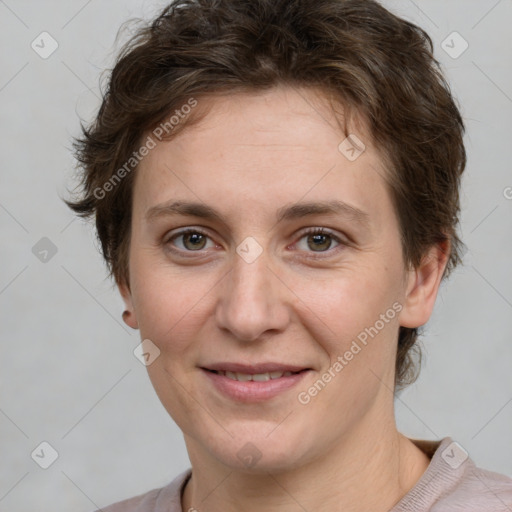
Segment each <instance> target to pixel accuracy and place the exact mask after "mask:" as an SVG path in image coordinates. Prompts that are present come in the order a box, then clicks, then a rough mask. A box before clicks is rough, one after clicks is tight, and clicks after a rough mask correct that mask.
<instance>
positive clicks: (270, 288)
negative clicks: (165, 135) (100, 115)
mask: <svg viewBox="0 0 512 512" xmlns="http://www.w3.org/2000/svg"><path fill="white" fill-rule="evenodd" d="M202 101H206V100H202ZM209 101H211V104H210V105H211V106H212V108H211V110H210V112H209V113H208V114H207V116H206V117H205V118H204V119H203V120H202V121H201V122H200V123H199V124H197V125H194V126H191V127H190V128H186V129H185V130H184V131H183V132H181V133H180V134H179V135H178V136H176V137H175V138H174V139H172V140H170V141H167V142H161V143H159V144H157V146H156V147H155V148H154V149H152V150H151V151H150V152H149V154H148V155H147V156H146V157H145V158H144V159H143V160H142V162H141V164H140V166H139V168H138V170H137V176H136V180H135V185H134V201H133V220H132V232H131V248H130V255H129V262H130V263H129V273H130V288H129V289H128V287H126V286H124V285H122V286H121V287H120V288H121V293H122V295H123V297H124V299H125V302H126V305H127V308H128V309H129V311H130V312H131V317H130V320H129V323H130V325H132V326H133V327H138V328H139V329H140V333H141V339H143V340H146V339H148V340H151V343H152V344H154V346H156V347H157V348H158V350H159V351H160V352H159V355H158V357H157V358H156V359H155V360H154V361H153V362H152V363H151V364H150V365H149V366H147V370H148V373H149V377H150V379H151V381H152V384H153V386H154V388H155V390H156V392H157V394H158V396H159V398H160V400H161V402H162V404H163V405H164V407H165V408H166V409H167V411H168V412H169V414H170V415H171V416H172V417H173V419H174V420H175V421H176V423H177V424H178V425H179V427H180V428H181V429H182V431H183V432H184V434H185V440H186V442H187V446H188V448H189V452H190V450H192V451H194V453H195V455H196V456H202V457H207V458H211V459H212V460H216V461H218V462H219V463H221V464H224V465H226V466H229V467H232V468H243V467H245V468H247V469H250V470H251V471H256V470H260V469H261V470H270V469H273V470H276V469H278V468H281V469H284V468H287V467H292V466H297V465H300V464H305V463H306V462H308V461H311V460H313V459H315V458H319V457H322V455H324V454H326V453H328V452H329V450H332V447H333V446H339V445H340V444H341V443H343V441H344V440H346V439H348V438H349V436H352V435H353V433H354V432H356V431H358V429H359V431H361V429H363V428H364V425H365V423H368V422H369V419H370V418H371V420H372V425H373V427H372V428H375V421H383V422H385V421H388V420H389V419H390V417H391V416H392V402H393V395H392V392H390V391H389V390H390V389H392V388H393V382H394V365H395V352H396V340H397V336H398V328H399V326H400V325H406V326H415V325H421V322H425V321H426V319H427V318H428V316H429V314H430V311H431V308H432V307H433V301H434V299H435V293H434V294H431V295H428V296H427V294H425V293H423V295H418V294H417V293H416V291H415V290H416V284H417V281H416V277H415V276H416V274H413V273H407V272H405V270H404V262H403V260H402V250H401V245H400V236H399V226H398V221H397V218H396V216H395V214H394V211H393V207H392V203H391V200H390V196H389V194H388V191H387V189H386V186H385V182H384V179H383V176H384V174H385V171H384V168H383V165H382V162H381V159H380V156H379V154H378V152H377V151H376V149H375V148H374V147H373V146H372V144H371V142H370V140H369V138H368V136H367V135H366V134H365V133H364V131H356V130H355V128H353V129H352V132H353V133H355V134H356V135H357V137H358V138H359V139H360V140H361V141H363V143H364V144H365V146H366V149H365V150H364V152H363V153H362V154H360V156H359V157H357V158H356V159H355V160H354V158H353V155H354V154H357V151H351V150H350V146H348V150H347V149H346V148H347V146H346V144H347V142H346V143H345V145H342V147H341V150H340V149H339V146H340V143H342V142H343V141H344V139H345V135H343V133H342V132H341V130H340V129H339V128H338V125H337V124H336V121H335V117H334V114H333V113H332V112H331V110H330V109H329V107H328V106H327V104H326V102H325V101H324V100H323V99H322V97H321V95H319V93H318V92H315V91H314V90H313V89H302V90H293V89H288V88H276V89H273V90H271V91H267V92H263V93H259V94H237V95H232V96H229V97H216V98H212V99H211V100H209ZM200 106H201V105H200V104H199V107H200ZM344 148H345V149H344ZM348 156H349V157H350V158H348ZM178 203H179V205H178ZM192 203H193V204H194V205H195V206H191V204H192ZM434 288H435V287H434ZM432 295H434V296H433V297H432ZM151 346H152V345H151ZM224 372H226V374H224ZM284 372H286V373H284ZM290 372H291V373H290ZM254 375H255V376H254ZM248 443H250V444H248Z"/></svg>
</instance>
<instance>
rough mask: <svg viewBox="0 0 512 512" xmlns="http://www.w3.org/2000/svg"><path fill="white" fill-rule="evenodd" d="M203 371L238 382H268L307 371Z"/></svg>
mask: <svg viewBox="0 0 512 512" xmlns="http://www.w3.org/2000/svg"><path fill="white" fill-rule="evenodd" d="M204 369H205V370H207V371H209V372H211V373H216V374H217V375H222V376H224V377H227V378H228V379H232V380H237V381H239V382H248V381H255V382H266V381H269V380H275V379H280V378H282V377H291V376H292V375H296V374H298V373H302V372H305V371H307V369H304V370H299V371H296V372H291V371H274V372H265V373H239V372H230V371H223V370H209V369H208V368H204Z"/></svg>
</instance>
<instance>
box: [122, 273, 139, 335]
mask: <svg viewBox="0 0 512 512" xmlns="http://www.w3.org/2000/svg"><path fill="white" fill-rule="evenodd" d="M117 287H118V289H119V293H120V294H121V297H122V298H123V301H124V304H125V307H126V309H125V311H124V312H123V315H122V316H123V321H124V323H125V324H126V325H127V326H128V327H131V328H132V329H138V328H139V325H138V323H137V316H136V315H135V310H134V307H133V301H132V294H131V291H130V288H129V286H128V285H127V284H126V283H119V282H118V283H117Z"/></svg>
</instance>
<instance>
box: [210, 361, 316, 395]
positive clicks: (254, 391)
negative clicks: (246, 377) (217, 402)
mask: <svg viewBox="0 0 512 512" xmlns="http://www.w3.org/2000/svg"><path fill="white" fill-rule="evenodd" d="M221 366H222V367H221ZM230 368H236V370H232V369H230ZM255 368H256V369H257V371H254V369H255ZM262 368H263V370H262ZM285 368H286V369H285ZM289 368H295V370H293V369H289ZM223 369H225V371H231V372H232V371H234V372H235V373H236V372H238V373H267V372H270V371H283V372H284V371H294V372H299V373H294V374H292V375H289V376H282V377H279V378H278V379H271V380H268V381H263V382H262V381H244V382H241V381H238V380H234V379H230V378H229V377H226V376H225V375H222V374H218V373H214V372H213V371H211V370H214V368H209V369H206V368H201V371H202V373H203V374H204V375H205V376H206V378H207V379H208V381H209V382H210V383H211V384H213V387H214V388H215V389H216V390H217V391H218V392H219V393H221V394H222V395H223V396H226V397H228V398H229V399H231V400H233V401H236V402H242V403H257V402H264V401H267V400H270V399H272V398H274V397H276V396H278V395H280V394H282V393H285V392H286V391H289V390H290V389H292V388H293V387H295V386H296V385H297V384H298V383H299V382H300V381H302V379H304V377H305V376H306V375H308V374H309V373H310V372H311V369H309V368H307V369H306V368H300V367H299V368H298V367H291V366H289V365H285V366H283V365H276V364H265V365H254V366H252V365H251V366H247V365H239V364H232V365H231V364H230V365H219V369H218V370H217V371H221V370H223ZM249 369H250V371H249Z"/></svg>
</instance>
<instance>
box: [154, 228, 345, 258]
mask: <svg viewBox="0 0 512 512" xmlns="http://www.w3.org/2000/svg"><path fill="white" fill-rule="evenodd" d="M189 233H193V234H198V235H203V236H205V237H207V238H210V236H209V235H208V233H206V232H205V231H203V230H201V229H199V228H186V229H183V230H181V231H179V232H178V233H175V234H174V235H172V236H171V237H169V238H168V239H167V240H166V241H165V242H164V245H166V246H167V245H170V244H171V242H172V241H173V240H175V239H177V238H179V237H182V236H185V235H187V234H189ZM308 235H327V236H329V237H330V238H331V239H332V240H334V241H335V242H337V243H338V244H339V245H338V246H336V247H334V248H332V249H331V248H330V249H327V250H326V251H318V252H315V251H310V254H311V256H308V257H310V258H313V259H314V258H325V257H326V256H322V255H323V254H327V255H328V256H327V257H329V256H332V253H333V252H337V249H339V248H340V247H342V246H348V243H347V242H345V241H343V240H342V239H340V238H339V237H338V236H336V235H335V234H334V233H333V232H332V231H331V230H329V229H326V228H315V227H313V228H307V229H306V230H305V231H303V232H302V233H301V234H300V237H299V239H298V240H299V241H300V240H302V239H303V238H304V237H306V236H308ZM170 250H171V251H172V252H175V253H179V254H180V255H182V254H183V253H194V252H197V253H201V252H202V250H197V251H188V250H183V249H174V248H173V249H170Z"/></svg>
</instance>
